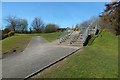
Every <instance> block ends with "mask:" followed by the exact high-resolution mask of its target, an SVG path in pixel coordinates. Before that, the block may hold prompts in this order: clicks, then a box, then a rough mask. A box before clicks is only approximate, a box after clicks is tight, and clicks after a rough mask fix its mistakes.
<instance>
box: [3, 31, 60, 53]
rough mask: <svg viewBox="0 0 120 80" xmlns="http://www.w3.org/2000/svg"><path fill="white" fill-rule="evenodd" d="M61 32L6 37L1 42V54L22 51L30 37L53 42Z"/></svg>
mask: <svg viewBox="0 0 120 80" xmlns="http://www.w3.org/2000/svg"><path fill="white" fill-rule="evenodd" d="M60 34H61V32H55V33H42V34H15V36H12V37H8V38H6V39H4V40H2V53H6V52H10V51H11V50H13V49H16V50H17V51H18V52H20V51H23V50H24V49H25V47H26V46H27V44H28V43H29V41H30V40H31V37H32V36H42V37H43V38H45V39H46V40H48V41H53V40H55V39H57V37H58V36H59V35H60Z"/></svg>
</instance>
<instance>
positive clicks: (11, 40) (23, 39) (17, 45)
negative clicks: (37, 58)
mask: <svg viewBox="0 0 120 80" xmlns="http://www.w3.org/2000/svg"><path fill="white" fill-rule="evenodd" d="M30 39H31V36H27V35H15V36H12V37H8V38H6V39H4V40H2V53H6V52H9V51H11V50H12V49H17V50H18V49H19V50H23V49H24V48H25V47H26V46H27V44H28V43H29V41H30Z"/></svg>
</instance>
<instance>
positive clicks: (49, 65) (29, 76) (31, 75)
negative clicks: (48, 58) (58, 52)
mask: <svg viewBox="0 0 120 80" xmlns="http://www.w3.org/2000/svg"><path fill="white" fill-rule="evenodd" d="M80 49H81V48H79V49H77V50H75V51H73V52H72V53H69V54H68V55H65V56H63V57H62V58H60V59H58V60H56V61H55V62H52V63H50V64H48V65H47V66H45V67H43V68H42V69H39V70H38V71H36V72H34V73H32V74H30V75H28V76H26V77H25V78H24V80H27V79H29V78H31V77H33V76H35V75H37V74H38V73H40V72H42V71H44V70H45V69H47V68H49V67H51V66H52V65H54V64H56V63H58V62H60V61H62V60H63V59H65V58H67V57H68V56H70V55H72V54H73V53H75V52H77V51H78V50H80Z"/></svg>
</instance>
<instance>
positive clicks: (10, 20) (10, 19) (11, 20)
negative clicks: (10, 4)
mask: <svg viewBox="0 0 120 80" xmlns="http://www.w3.org/2000/svg"><path fill="white" fill-rule="evenodd" d="M5 20H6V21H7V22H8V25H9V26H10V27H11V28H12V30H13V31H15V27H16V25H17V18H16V16H8V17H7V18H6V19H5Z"/></svg>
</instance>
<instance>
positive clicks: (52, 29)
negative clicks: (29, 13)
mask: <svg viewBox="0 0 120 80" xmlns="http://www.w3.org/2000/svg"><path fill="white" fill-rule="evenodd" d="M57 29H58V25H56V24H48V25H47V26H46V27H45V30H44V32H45V33H52V32H56V31H57Z"/></svg>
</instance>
